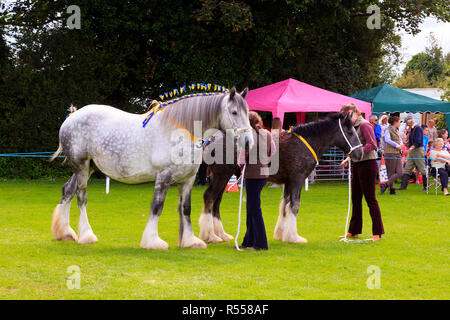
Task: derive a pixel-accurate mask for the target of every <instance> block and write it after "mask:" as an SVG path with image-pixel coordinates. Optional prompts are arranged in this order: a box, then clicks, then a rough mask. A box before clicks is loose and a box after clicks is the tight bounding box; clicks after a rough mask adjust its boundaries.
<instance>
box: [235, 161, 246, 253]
mask: <svg viewBox="0 0 450 320" xmlns="http://www.w3.org/2000/svg"><path fill="white" fill-rule="evenodd" d="M245 166H246V164H244V167H243V168H242V174H241V177H240V178H239V179H241V178H242V179H241V194H240V196H239V220H238V228H237V233H236V238H234V243H235V246H236V249H237V250H238V251H242V250H241V249H239V244H238V237H239V231H240V229H241V210H242V189H244V174H245Z"/></svg>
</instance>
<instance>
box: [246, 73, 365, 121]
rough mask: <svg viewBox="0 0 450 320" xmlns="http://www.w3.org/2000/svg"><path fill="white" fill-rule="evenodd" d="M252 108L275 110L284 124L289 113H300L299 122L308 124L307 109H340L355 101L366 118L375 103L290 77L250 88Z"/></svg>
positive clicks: (274, 113) (248, 98)
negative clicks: (305, 117)
mask: <svg viewBox="0 0 450 320" xmlns="http://www.w3.org/2000/svg"><path fill="white" fill-rule="evenodd" d="M246 100H247V103H248V106H249V108H250V110H254V111H269V112H272V116H273V117H274V118H277V117H278V118H280V120H281V123H283V119H284V114H285V113H286V112H297V122H299V123H304V122H305V121H304V116H305V112H338V111H339V110H340V109H341V107H342V106H343V105H345V104H347V103H350V102H353V103H354V104H355V105H356V106H358V108H359V109H360V110H361V112H362V113H364V114H365V117H366V119H368V117H369V116H370V115H371V113H372V104H371V103H369V102H365V101H362V100H358V99H355V98H351V97H348V96H344V95H342V94H339V93H335V92H332V91H328V90H324V89H321V88H318V87H314V86H311V85H309V84H306V83H304V82H300V81H298V80H295V79H287V80H284V81H280V82H277V83H274V84H271V85H268V86H264V87H261V88H258V89H253V90H250V91H249V92H248V94H247V97H246Z"/></svg>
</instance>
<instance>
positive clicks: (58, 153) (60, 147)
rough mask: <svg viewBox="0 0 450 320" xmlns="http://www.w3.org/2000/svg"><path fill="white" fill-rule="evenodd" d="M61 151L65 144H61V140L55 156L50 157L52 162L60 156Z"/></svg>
mask: <svg viewBox="0 0 450 320" xmlns="http://www.w3.org/2000/svg"><path fill="white" fill-rule="evenodd" d="M61 152H63V146H62V145H61V142H60V143H59V147H58V150H56V151H55V153H54V154H53V156H52V157H51V158H50V162H51V161H53V160H55V159H56V157H57V156H59V155H60V153H61Z"/></svg>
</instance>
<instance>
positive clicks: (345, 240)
mask: <svg viewBox="0 0 450 320" xmlns="http://www.w3.org/2000/svg"><path fill="white" fill-rule="evenodd" d="M351 181H352V160H351V158H350V157H348V209H347V220H346V221H345V231H344V234H345V237H344V239H342V240H341V241H344V242H347V241H348V240H347V229H348V219H349V218H350V206H351V201H352V184H351V183H352V182H351Z"/></svg>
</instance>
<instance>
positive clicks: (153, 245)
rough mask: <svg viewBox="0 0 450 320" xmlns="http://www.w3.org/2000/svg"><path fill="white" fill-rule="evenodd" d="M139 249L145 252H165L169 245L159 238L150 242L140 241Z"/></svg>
mask: <svg viewBox="0 0 450 320" xmlns="http://www.w3.org/2000/svg"><path fill="white" fill-rule="evenodd" d="M141 248H143V249H147V250H167V249H169V244H168V243H167V242H165V241H164V240H162V239H161V238H160V237H158V238H156V239H150V240H144V239H142V241H141Z"/></svg>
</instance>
